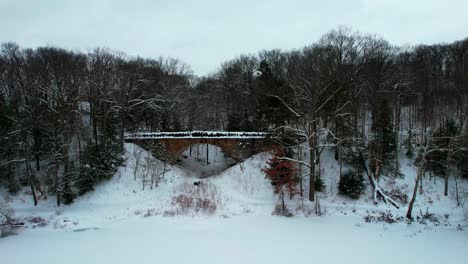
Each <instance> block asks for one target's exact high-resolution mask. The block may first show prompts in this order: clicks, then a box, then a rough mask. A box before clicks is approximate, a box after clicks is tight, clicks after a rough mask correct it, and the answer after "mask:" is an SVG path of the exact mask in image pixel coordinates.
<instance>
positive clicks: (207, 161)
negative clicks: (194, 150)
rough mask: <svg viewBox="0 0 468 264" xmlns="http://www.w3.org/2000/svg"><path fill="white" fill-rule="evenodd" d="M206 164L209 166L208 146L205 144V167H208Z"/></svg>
mask: <svg viewBox="0 0 468 264" xmlns="http://www.w3.org/2000/svg"><path fill="white" fill-rule="evenodd" d="M208 164H210V163H209V162H208V144H206V165H207V166H208Z"/></svg>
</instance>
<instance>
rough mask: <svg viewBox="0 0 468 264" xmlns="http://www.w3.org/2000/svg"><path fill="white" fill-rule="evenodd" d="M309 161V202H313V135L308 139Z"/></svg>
mask: <svg viewBox="0 0 468 264" xmlns="http://www.w3.org/2000/svg"><path fill="white" fill-rule="evenodd" d="M309 159H310V171H309V176H310V180H309V201H312V202H313V201H314V198H315V135H313V136H312V137H311V138H310V139H309Z"/></svg>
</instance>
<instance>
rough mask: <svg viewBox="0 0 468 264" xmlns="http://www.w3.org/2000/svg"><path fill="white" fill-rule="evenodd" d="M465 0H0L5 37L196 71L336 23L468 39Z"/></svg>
mask: <svg viewBox="0 0 468 264" xmlns="http://www.w3.org/2000/svg"><path fill="white" fill-rule="evenodd" d="M467 10H468V0H445V1H432V0H320V1H316V0H309V1H307V0H289V1H278V0H250V1H249V0H232V1H222V0H193V1H189V0H172V1H170V0H154V1H151V0H144V1H137V0H134V1H110V0H94V1H92V0H76V1H68V0H67V1H66V0H42V1H41V0H0V42H6V41H14V42H17V43H18V44H19V45H20V46H22V47H37V46H40V45H55V46H59V47H63V48H71V49H79V50H81V51H87V50H89V49H91V48H94V47H97V46H104V47H109V48H111V49H113V50H118V51H123V52H125V53H127V54H128V55H132V56H133V55H140V56H143V57H154V58H156V57H159V56H171V57H177V58H180V59H182V60H183V61H185V62H186V63H188V64H190V66H191V67H192V69H193V70H194V72H195V74H198V75H203V74H207V73H210V72H214V71H215V70H216V69H217V68H218V66H219V65H220V64H221V63H222V62H224V61H226V60H228V59H232V58H234V57H236V56H238V55H240V54H242V53H256V52H258V51H260V50H262V49H272V48H280V49H283V50H289V49H293V48H300V47H303V46H305V45H308V44H311V43H313V42H315V41H317V40H318V39H319V38H320V36H322V35H323V34H324V33H326V32H328V31H329V30H331V29H334V28H337V27H338V26H339V25H347V26H350V27H352V28H353V29H355V30H359V31H361V32H366V33H377V34H379V35H381V36H382V37H384V38H385V39H387V40H388V41H390V42H391V43H392V44H398V45H401V44H418V43H425V44H432V43H438V42H451V41H454V40H460V39H463V38H466V37H468V13H467Z"/></svg>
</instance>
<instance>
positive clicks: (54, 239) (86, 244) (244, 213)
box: [0, 144, 468, 264]
mask: <svg viewBox="0 0 468 264" xmlns="http://www.w3.org/2000/svg"><path fill="white" fill-rule="evenodd" d="M195 147H196V146H193V149H192V156H190V153H188V150H187V151H186V152H185V153H184V154H183V157H182V158H181V160H182V162H181V163H180V164H178V165H168V164H167V165H166V166H164V164H163V163H162V162H161V161H158V160H156V159H154V158H153V157H152V156H151V155H150V153H149V152H147V151H145V150H143V149H141V148H140V147H138V146H137V145H134V144H125V150H126V154H125V156H126V164H125V166H122V167H121V168H119V171H118V172H117V173H116V175H115V176H114V177H113V178H112V179H111V180H109V181H108V182H105V183H102V184H100V185H99V186H97V187H96V190H95V191H93V192H90V193H88V194H85V195H84V196H82V197H80V198H78V199H76V201H75V203H73V204H72V205H70V206H62V207H60V208H57V207H56V206H55V205H54V201H55V199H54V197H49V198H48V200H41V201H39V206H38V207H34V206H32V202H31V198H30V195H28V194H26V193H24V192H23V193H21V194H20V195H18V196H15V197H12V196H7V195H4V196H5V198H6V199H5V200H6V201H7V202H8V203H9V205H10V207H12V208H13V209H14V211H15V215H16V217H17V218H19V219H21V220H23V221H24V222H25V223H26V226H27V228H22V229H18V230H17V232H18V235H15V236H9V237H6V238H2V239H0V255H1V256H2V257H1V260H2V263H15V264H16V263H18V264H21V263H30V262H31V261H33V260H40V262H44V263H51V264H53V263H59V262H63V261H64V260H66V262H67V263H286V262H295V261H298V262H299V261H300V262H313V261H319V262H321V263H343V262H346V263H370V262H378V263H428V264H431V263H445V262H448V263H464V262H466V259H467V255H466V251H465V250H464V247H465V245H466V244H467V243H468V235H467V231H466V230H465V229H466V226H467V221H466V219H467V215H466V209H465V207H464V204H463V205H462V206H457V204H456V202H455V197H454V189H453V188H454V184H453V179H452V181H451V182H450V184H449V186H450V188H451V190H450V192H449V193H450V195H449V196H448V197H445V196H444V195H443V180H442V179H441V178H438V179H437V180H436V182H435V183H434V182H433V181H434V179H430V178H429V177H428V176H427V177H425V178H424V184H423V193H422V194H419V193H418V198H417V200H416V204H415V209H414V214H415V215H419V212H423V213H424V212H426V210H427V208H429V209H428V210H429V212H431V213H434V214H436V215H437V216H438V217H439V219H440V220H441V221H440V223H439V224H435V223H427V224H420V223H417V222H415V223H412V224H407V223H406V222H405V221H401V222H398V223H395V224H387V223H383V222H378V223H374V222H372V223H366V222H365V221H364V217H366V216H368V215H377V214H378V213H380V212H387V211H388V212H391V213H392V214H393V215H394V216H396V217H401V216H404V215H405V213H406V209H407V205H406V204H402V208H400V209H396V208H394V207H392V206H391V205H386V204H383V203H382V202H379V204H377V205H375V204H374V201H373V197H372V193H373V190H372V188H371V186H370V184H369V183H368V182H367V188H366V190H365V193H364V194H363V195H362V198H361V199H360V200H352V199H349V198H347V197H344V196H341V195H339V194H338V190H337V184H338V179H339V176H338V171H339V168H338V164H337V162H336V161H335V160H334V157H333V153H332V152H331V151H328V150H325V151H324V152H323V153H322V157H321V164H320V166H321V168H322V169H323V171H324V174H323V175H322V179H323V180H324V182H325V185H326V188H325V191H324V192H322V193H319V194H318V198H319V201H320V204H321V209H322V211H323V213H324V214H323V216H317V215H315V214H314V213H312V212H313V211H314V207H313V204H312V203H310V202H308V201H307V200H306V199H305V198H304V199H301V197H300V196H296V197H294V198H293V200H289V199H287V200H286V203H287V206H288V208H289V209H290V211H292V212H293V214H294V215H295V216H294V217H290V218H286V217H280V216H273V215H272V212H273V210H274V207H275V205H276V204H277V203H278V197H277V196H276V195H274V194H273V188H272V186H271V184H270V182H269V181H268V180H266V179H265V178H264V174H263V172H262V169H263V168H264V167H265V165H266V160H267V159H268V158H269V156H270V154H268V153H260V154H258V155H255V156H253V157H251V158H249V159H247V160H246V161H245V162H243V163H241V164H237V165H235V166H231V167H228V166H229V165H230V161H229V160H226V159H225V158H224V156H223V155H222V154H221V153H220V150H219V149H218V148H217V147H214V146H209V163H210V164H209V165H208V166H201V165H200V164H199V163H198V162H197V158H198V160H201V162H202V163H205V162H206V160H202V158H204V155H203V154H205V153H206V152H205V151H206V149H204V147H206V145H200V146H199V148H200V149H199V152H200V154H199V155H198V157H197V155H196V154H195V153H196V152H195V151H194V149H195ZM184 156H185V157H184ZM304 160H307V157H304ZM400 160H401V171H402V173H403V174H404V175H405V177H403V178H398V179H390V178H389V177H381V179H380V182H379V184H380V186H381V187H382V189H384V191H386V192H387V193H388V192H389V191H390V190H391V189H399V190H402V191H403V192H405V193H407V194H408V196H409V195H410V193H411V191H412V189H413V186H414V179H415V177H416V171H415V167H414V165H413V164H412V163H411V161H410V160H408V159H406V158H405V157H404V156H403V155H402V156H401V157H400ZM137 162H138V166H137ZM147 164H156V165H157V166H151V167H148V168H151V169H154V168H158V173H159V174H160V175H161V180H160V182H159V184H158V186H157V187H155V186H153V189H151V188H150V186H149V185H148V183H147V184H146V186H145V189H144V190H143V181H142V174H143V171H144V170H145V168H146V166H147ZM205 164H206V163H205ZM135 167H136V168H137V170H135ZM163 167H166V171H165V172H164V177H163V178H162V171H161V168H163ZM220 170H223V171H220ZM135 171H136V172H137V174H136V176H137V177H136V180H134V176H135V175H134V172H135ZM305 172H306V168H304V173H305ZM211 173H215V175H214V176H210V177H207V176H208V174H211ZM159 174H158V175H159ZM198 181H201V185H199V186H195V185H194V184H193V183H194V182H198ZM304 184H305V186H308V184H307V178H306V179H305V183H304ZM460 185H461V186H462V189H463V188H466V187H467V186H468V185H467V183H466V182H462V181H461V182H460ZM2 193H4V192H3V191H2V190H0V194H2ZM181 195H189V196H191V197H195V198H196V199H200V200H203V201H205V200H206V199H208V200H209V201H214V202H215V203H216V209H215V210H214V211H213V212H211V211H210V213H207V212H208V211H206V210H198V209H197V208H192V207H189V208H188V209H184V208H182V207H181V206H182V204H179V203H175V202H174V201H175V200H176V198H177V197H180V196H181ZM304 197H307V190H305V196H304ZM445 215H447V218H446V217H445ZM33 217H35V218H33ZM445 241H450V244H447V243H444V242H445ZM25 252H27V254H26V253H25ZM376 260H378V261H376Z"/></svg>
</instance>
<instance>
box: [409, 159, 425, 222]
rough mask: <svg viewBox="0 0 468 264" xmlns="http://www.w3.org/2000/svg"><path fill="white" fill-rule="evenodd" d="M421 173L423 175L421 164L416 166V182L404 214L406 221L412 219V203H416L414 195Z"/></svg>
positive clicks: (416, 191)
mask: <svg viewBox="0 0 468 264" xmlns="http://www.w3.org/2000/svg"><path fill="white" fill-rule="evenodd" d="M422 159H423V160H424V158H422ZM422 173H423V166H422V164H420V165H419V166H418V174H417V177H416V180H415V183H414V189H413V196H412V197H411V201H410V203H409V206H408V212H406V217H407V218H408V219H413V217H412V215H411V214H412V212H413V206H414V202H415V201H416V195H417V193H418V185H419V181H420V179H421V178H422Z"/></svg>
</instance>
